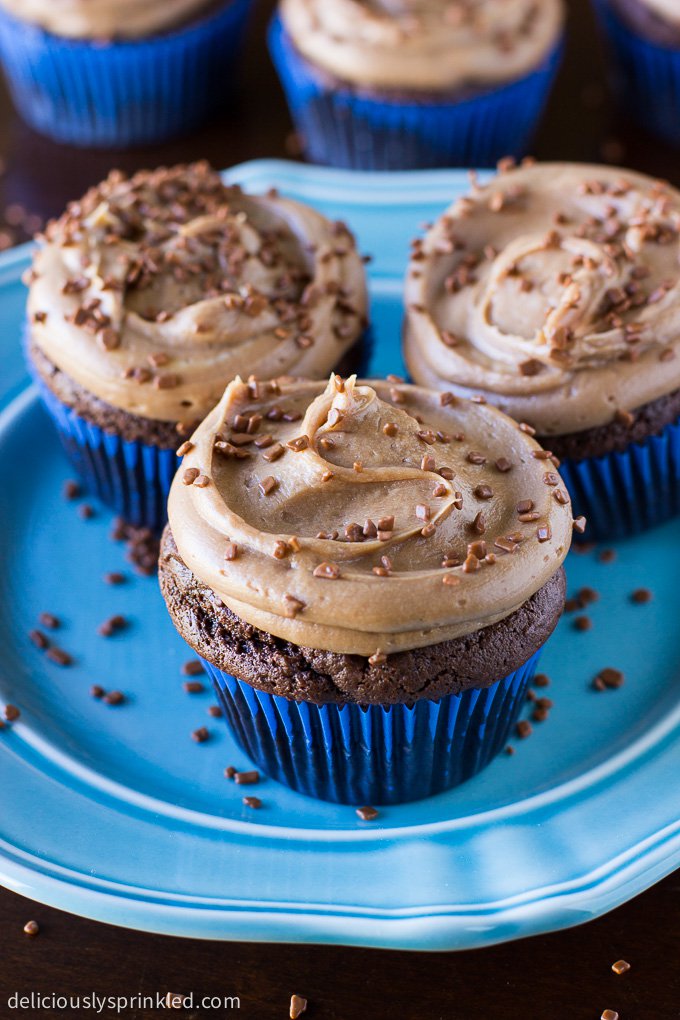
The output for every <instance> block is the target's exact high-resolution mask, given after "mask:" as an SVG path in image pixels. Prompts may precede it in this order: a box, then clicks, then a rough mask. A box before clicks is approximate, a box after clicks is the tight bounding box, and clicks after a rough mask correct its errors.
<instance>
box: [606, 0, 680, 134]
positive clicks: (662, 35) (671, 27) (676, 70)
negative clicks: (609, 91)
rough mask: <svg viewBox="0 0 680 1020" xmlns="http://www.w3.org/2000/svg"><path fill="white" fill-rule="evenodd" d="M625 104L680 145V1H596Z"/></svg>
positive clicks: (627, 109) (649, 126) (620, 95)
mask: <svg viewBox="0 0 680 1020" xmlns="http://www.w3.org/2000/svg"><path fill="white" fill-rule="evenodd" d="M593 3H594V5H595V10H596V12H597V15H598V20H599V22H600V25H601V27H602V30H603V33H604V36H605V40H606V43H607V49H608V50H609V55H610V58H611V66H612V71H613V78H614V85H615V88H616V90H617V92H618V94H619V98H620V100H621V103H622V106H623V108H624V109H625V110H626V112H627V113H629V114H633V116H635V117H636V119H637V120H638V121H639V123H640V124H641V125H642V126H643V127H645V128H647V129H649V130H650V131H653V132H654V133H655V134H657V135H659V136H660V137H661V138H663V139H664V140H665V141H667V142H670V143H671V144H672V145H675V146H680V5H678V3H677V0H593Z"/></svg>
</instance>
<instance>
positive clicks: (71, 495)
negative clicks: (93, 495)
mask: <svg viewBox="0 0 680 1020" xmlns="http://www.w3.org/2000/svg"><path fill="white" fill-rule="evenodd" d="M81 492H82V489H81V488H80V485H79V484H78V482H74V481H73V479H72V478H69V480H68V481H66V482H64V488H63V493H64V499H78V497H79V496H80V494H81Z"/></svg>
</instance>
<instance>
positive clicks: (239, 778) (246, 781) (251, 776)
mask: <svg viewBox="0 0 680 1020" xmlns="http://www.w3.org/2000/svg"><path fill="white" fill-rule="evenodd" d="M233 778H234V780H235V782H236V783H238V784H239V785H240V786H252V785H253V784H254V783H259V782H260V773H259V772H258V771H257V769H250V771H248V772H235V773H234V776H233Z"/></svg>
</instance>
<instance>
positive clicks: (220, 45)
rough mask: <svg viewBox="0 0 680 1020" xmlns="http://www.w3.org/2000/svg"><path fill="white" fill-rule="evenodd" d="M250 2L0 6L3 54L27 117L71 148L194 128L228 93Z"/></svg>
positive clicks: (69, 1)
mask: <svg viewBox="0 0 680 1020" xmlns="http://www.w3.org/2000/svg"><path fill="white" fill-rule="evenodd" d="M251 3H252V0H115V2H114V0H0V57H1V59H2V63H3V66H4V69H5V74H6V76H7V80H8V83H9V86H10V89H11V92H12V96H13V98H14V102H15V104H16V106H17V108H18V110H19V112H20V113H21V115H22V117H23V118H24V119H25V120H26V121H27V122H28V123H29V124H30V125H31V127H33V128H35V130H36V131H40V132H41V133H43V134H46V135H49V136H50V137H51V138H54V139H55V140H57V141H60V142H68V143H70V144H73V145H84V146H103V147H118V148H121V147H127V146H132V145H140V144H149V143H153V142H161V141H164V140H165V139H168V138H171V137H172V136H175V135H178V134H181V133H183V132H185V131H189V130H191V129H192V128H194V127H196V126H197V125H199V124H200V123H201V121H203V120H204V119H205V118H206V117H207V116H208V115H209V114H210V113H212V112H213V111H214V110H215V109H217V108H219V106H220V105H222V104H223V103H224V101H225V98H227V97H228V96H229V94H230V85H231V78H232V76H233V74H234V68H235V64H236V60H237V57H238V55H239V51H240V49H241V42H242V38H243V32H244V28H245V25H246V21H247V17H248V13H249V10H250V7H251Z"/></svg>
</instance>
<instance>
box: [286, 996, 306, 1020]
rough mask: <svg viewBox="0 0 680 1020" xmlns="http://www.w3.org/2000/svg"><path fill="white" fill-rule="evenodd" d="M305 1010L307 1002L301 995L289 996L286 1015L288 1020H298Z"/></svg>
mask: <svg viewBox="0 0 680 1020" xmlns="http://www.w3.org/2000/svg"><path fill="white" fill-rule="evenodd" d="M306 1009H307V1000H306V999H305V998H303V997H302V996H301V995H291V997H290V1010H289V1013H288V1015H289V1017H290V1020H298V1017H300V1016H302V1014H303V1013H304V1012H305V1010H306Z"/></svg>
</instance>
